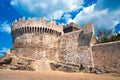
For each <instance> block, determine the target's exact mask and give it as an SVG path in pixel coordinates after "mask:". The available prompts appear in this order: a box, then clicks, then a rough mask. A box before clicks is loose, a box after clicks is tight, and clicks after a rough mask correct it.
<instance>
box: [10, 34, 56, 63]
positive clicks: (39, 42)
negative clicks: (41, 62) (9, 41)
mask: <svg viewBox="0 0 120 80" xmlns="http://www.w3.org/2000/svg"><path fill="white" fill-rule="evenodd" d="M57 40H58V35H54V34H52V35H51V34H47V33H45V34H36V33H26V34H23V35H20V36H17V37H16V38H15V40H14V42H13V46H12V53H13V54H15V55H18V56H24V57H28V58H33V59H43V58H44V59H48V60H53V61H55V60H57V58H58V57H57V53H58V41H57Z"/></svg>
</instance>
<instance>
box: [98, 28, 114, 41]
mask: <svg viewBox="0 0 120 80" xmlns="http://www.w3.org/2000/svg"><path fill="white" fill-rule="evenodd" d="M112 35H113V31H112V29H105V28H101V29H98V31H97V38H98V43H105V42H109V39H110V38H111V36H112Z"/></svg>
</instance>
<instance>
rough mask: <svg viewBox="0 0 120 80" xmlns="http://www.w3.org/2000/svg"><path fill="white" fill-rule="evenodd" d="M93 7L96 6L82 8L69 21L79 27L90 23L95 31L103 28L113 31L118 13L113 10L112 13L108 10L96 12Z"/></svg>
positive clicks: (119, 12) (119, 19)
mask: <svg viewBox="0 0 120 80" xmlns="http://www.w3.org/2000/svg"><path fill="white" fill-rule="evenodd" d="M95 6H96V4H93V5H91V6H89V7H85V8H83V11H81V12H80V13H79V14H77V16H76V17H75V18H74V19H73V20H71V18H70V19H69V20H71V21H74V22H76V23H77V24H79V25H81V26H83V25H84V24H86V23H88V22H92V23H93V24H94V26H95V30H96V29H98V28H103V27H105V28H108V29H111V28H112V29H114V27H115V26H116V24H118V23H119V21H120V18H119V15H120V11H119V10H114V11H113V12H110V11H109V10H108V8H105V9H102V10H96V9H95ZM69 20H68V22H69Z"/></svg>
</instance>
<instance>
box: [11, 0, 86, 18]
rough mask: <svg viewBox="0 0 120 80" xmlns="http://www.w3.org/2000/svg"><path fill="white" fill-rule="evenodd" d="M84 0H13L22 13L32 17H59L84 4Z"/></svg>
mask: <svg viewBox="0 0 120 80" xmlns="http://www.w3.org/2000/svg"><path fill="white" fill-rule="evenodd" d="M83 1H84V0H11V5H12V6H13V8H15V9H16V11H18V12H19V13H20V14H22V15H25V16H30V17H47V18H53V19H57V18H58V19H59V18H60V17H61V15H62V13H64V12H69V11H72V10H74V9H77V8H78V7H80V6H82V4H83Z"/></svg>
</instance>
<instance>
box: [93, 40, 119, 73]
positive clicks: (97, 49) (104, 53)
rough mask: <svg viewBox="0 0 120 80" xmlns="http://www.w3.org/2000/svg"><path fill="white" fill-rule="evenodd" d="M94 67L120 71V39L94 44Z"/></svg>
mask: <svg viewBox="0 0 120 80" xmlns="http://www.w3.org/2000/svg"><path fill="white" fill-rule="evenodd" d="M92 54H93V62H94V67H95V68H98V69H101V70H106V71H107V72H117V73H120V41H115V42H109V43H102V44H97V45H94V46H92Z"/></svg>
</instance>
